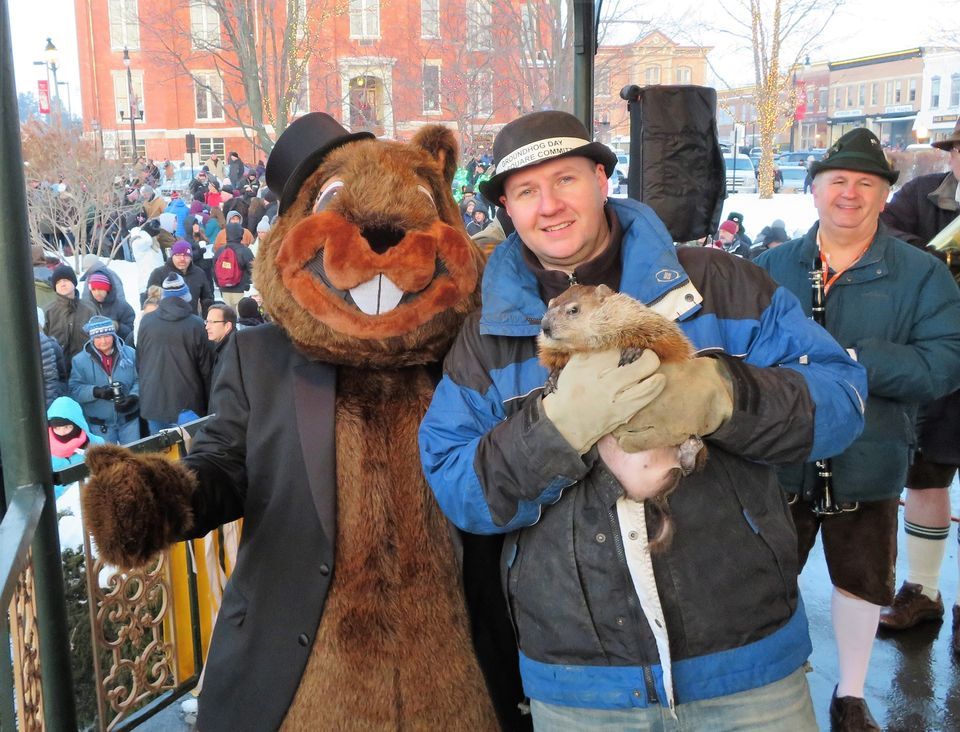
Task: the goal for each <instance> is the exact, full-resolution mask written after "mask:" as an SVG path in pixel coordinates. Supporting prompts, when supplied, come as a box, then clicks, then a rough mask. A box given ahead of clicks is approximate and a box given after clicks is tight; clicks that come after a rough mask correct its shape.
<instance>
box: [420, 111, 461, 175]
mask: <svg viewBox="0 0 960 732" xmlns="http://www.w3.org/2000/svg"><path fill="white" fill-rule="evenodd" d="M412 143H413V145H414V146H416V147H419V148H421V149H422V150H425V151H426V152H427V154H428V155H430V157H432V158H435V159H436V161H437V162H438V163H439V164H440V170H441V172H442V173H443V179H444V180H445V181H446V183H447V185H448V186H449V185H452V184H453V176H454V175H456V174H457V157H458V155H457V153H458V150H457V140H456V138H455V137H454V136H453V132H451V131H450V130H449V129H447V128H446V127H444V126H443V125H426V126H424V127H421V128H420V130H419V131H418V132H417V134H416V135H414V136H413V140H412Z"/></svg>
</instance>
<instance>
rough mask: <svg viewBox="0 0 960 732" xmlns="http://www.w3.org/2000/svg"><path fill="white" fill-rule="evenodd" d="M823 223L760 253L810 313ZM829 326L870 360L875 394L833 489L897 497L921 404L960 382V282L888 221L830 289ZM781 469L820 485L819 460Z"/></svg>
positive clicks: (787, 484) (790, 477)
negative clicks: (817, 475)
mask: <svg viewBox="0 0 960 732" xmlns="http://www.w3.org/2000/svg"><path fill="white" fill-rule="evenodd" d="M818 228H819V223H818V224H814V226H813V228H812V229H810V231H808V232H807V234H806V236H804V237H803V238H802V239H794V240H793V241H790V242H787V243H785V244H782V245H780V246H779V247H776V248H775V249H771V250H769V251H767V252H764V253H763V254H762V255H761V256H760V257H759V258H758V259H757V260H756V263H757V264H758V265H760V266H761V267H763V268H764V269H766V270H767V271H768V272H770V274H771V276H772V277H773V278H774V279H775V280H776V281H777V282H778V283H779V284H781V285H783V286H784V287H786V288H787V289H788V290H790V291H791V292H793V294H794V295H796V296H797V297H798V298H799V299H800V303H801V305H802V306H803V308H804V311H805V312H806V313H807V315H810V309H811V302H812V300H811V285H810V276H809V273H810V271H811V270H813V269H814V267H815V266H816V265H817V264H818V263H819V254H818V250H817V229H818ZM826 327H827V330H828V331H829V332H830V334H831V335H832V336H833V337H834V338H836V339H837V341H838V342H839V343H840V345H841V346H843V347H844V348H847V349H853V351H854V352H855V353H856V358H857V360H858V361H859V362H860V363H861V364H863V366H864V367H866V369H867V390H868V392H869V396H868V398H867V408H866V425H865V428H864V430H863V434H862V435H861V436H860V437H859V438H858V439H857V440H856V441H855V442H854V443H853V444H852V445H851V446H850V447H849V448H847V450H846V451H844V452H843V453H842V454H840V455H838V456H836V457H835V458H833V475H834V490H835V493H836V495H837V497H838V499H839V500H843V501H854V500H864V501H875V500H881V499H885V498H893V497H895V496H897V495H899V494H900V492H901V491H902V490H903V486H904V483H905V482H906V476H907V468H908V467H909V465H910V461H911V459H912V456H913V452H914V448H915V447H916V441H917V440H916V430H915V422H916V417H917V409H918V406H919V405H920V404H923V403H925V402H928V401H931V400H932V399H935V398H937V397H939V396H942V395H944V394H947V393H949V392H951V391H953V390H955V389H956V388H957V387H958V386H960V290H958V289H957V285H956V283H955V282H954V281H953V278H952V277H951V276H950V272H949V271H948V270H947V268H946V267H945V266H944V265H943V263H941V262H940V261H938V260H937V259H936V258H935V257H933V256H931V255H930V254H927V253H926V252H922V251H920V250H919V249H917V248H915V247H913V246H911V245H909V244H907V243H905V242H903V241H901V240H900V239H896V238H895V237H893V236H892V235H890V234H889V232H888V230H887V229H886V227H885V226H884V225H883V224H880V227H879V229H878V231H877V234H876V236H875V237H874V240H873V243H872V244H871V245H870V248H869V249H868V250H867V252H866V254H864V255H863V257H862V258H861V259H860V261H859V262H857V263H856V264H855V265H853V266H852V267H851V268H850V269H849V270H847V272H846V273H844V274H843V275H842V276H841V277H840V278H839V279H838V280H837V281H836V282H835V283H834V285H833V286H832V287H831V288H830V291H829V294H828V295H827V299H826ZM779 477H780V483H781V485H782V486H783V488H784V490H786V491H787V492H789V493H798V492H801V491H802V490H803V489H804V488H810V487H811V486H812V485H813V481H814V469H813V465H812V464H810V463H807V464H801V465H793V466H790V467H787V468H784V469H782V470H781V471H780V475H779Z"/></svg>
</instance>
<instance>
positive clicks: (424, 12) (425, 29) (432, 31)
mask: <svg viewBox="0 0 960 732" xmlns="http://www.w3.org/2000/svg"><path fill="white" fill-rule="evenodd" d="M420 37H421V38H431V39H433V38H439V37H440V0H420Z"/></svg>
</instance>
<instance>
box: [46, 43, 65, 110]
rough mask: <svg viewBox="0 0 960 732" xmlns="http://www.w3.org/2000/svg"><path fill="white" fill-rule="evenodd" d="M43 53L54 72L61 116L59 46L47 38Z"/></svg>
mask: <svg viewBox="0 0 960 732" xmlns="http://www.w3.org/2000/svg"><path fill="white" fill-rule="evenodd" d="M43 55H44V56H46V59H47V68H48V69H50V72H51V73H52V74H53V97H54V99H56V100H57V116H58V117H59V116H60V112H61V106H60V87H59V84H58V83H57V47H56V46H54V45H53V41H52V40H50V39H49V38H48V39H47V45H46V46H44V49H43Z"/></svg>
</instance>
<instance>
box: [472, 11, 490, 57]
mask: <svg viewBox="0 0 960 732" xmlns="http://www.w3.org/2000/svg"><path fill="white" fill-rule="evenodd" d="M467 50H468V51H492V50H493V2H492V0H473V2H471V3H469V4H468V5H467Z"/></svg>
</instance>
